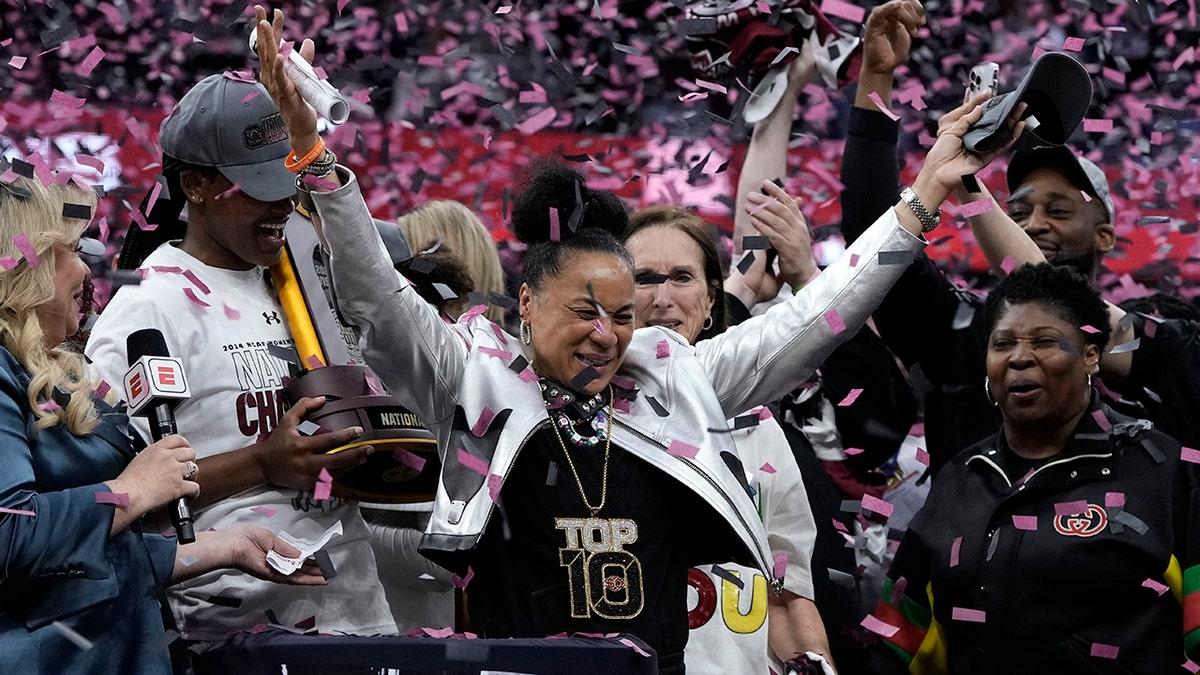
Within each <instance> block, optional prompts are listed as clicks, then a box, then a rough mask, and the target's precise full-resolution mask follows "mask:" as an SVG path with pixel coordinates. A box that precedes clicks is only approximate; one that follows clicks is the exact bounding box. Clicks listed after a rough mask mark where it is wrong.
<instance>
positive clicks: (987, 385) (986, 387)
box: [983, 375, 1000, 408]
mask: <svg viewBox="0 0 1200 675" xmlns="http://www.w3.org/2000/svg"><path fill="white" fill-rule="evenodd" d="M983 395H984V396H987V400H988V403H991V404H992V407H993V408H995V407H996V406H998V405H1000V404H999V403H997V402H996V399H994V398H992V383H991V381H990V380H989V379H988V377H987V376H986V375H985V376H984V377H983Z"/></svg>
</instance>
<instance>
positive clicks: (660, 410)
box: [646, 396, 670, 417]
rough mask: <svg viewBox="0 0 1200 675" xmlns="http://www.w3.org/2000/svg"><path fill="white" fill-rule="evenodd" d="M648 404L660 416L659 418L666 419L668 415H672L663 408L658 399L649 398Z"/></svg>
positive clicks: (647, 398) (647, 399)
mask: <svg viewBox="0 0 1200 675" xmlns="http://www.w3.org/2000/svg"><path fill="white" fill-rule="evenodd" d="M646 402H647V403H649V404H650V407H651V408H653V409H654V414H655V415H658V416H659V417H666V416H667V415H670V413H668V412H667V409H666V408H664V407H663V404H661V403H659V402H658V399H656V398H654V397H653V396H647V397H646Z"/></svg>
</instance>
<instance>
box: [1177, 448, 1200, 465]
mask: <svg viewBox="0 0 1200 675" xmlns="http://www.w3.org/2000/svg"><path fill="white" fill-rule="evenodd" d="M1179 458H1180V459H1182V460H1183V461H1185V462H1191V463H1192V464H1200V450H1196V449H1194V448H1187V447H1184V448H1180V449H1179Z"/></svg>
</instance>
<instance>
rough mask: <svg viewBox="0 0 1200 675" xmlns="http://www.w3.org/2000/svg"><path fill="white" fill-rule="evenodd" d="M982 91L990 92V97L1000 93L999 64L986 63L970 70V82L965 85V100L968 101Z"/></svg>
mask: <svg viewBox="0 0 1200 675" xmlns="http://www.w3.org/2000/svg"><path fill="white" fill-rule="evenodd" d="M984 91H990V92H991V94H992V96H995V95H996V94H999V93H1000V64H999V63H993V62H991V61H988V62H986V63H981V64H979V65H977V66H975V67H974V68H972V69H971V75H970V81H969V82H968V83H967V95H966V100H968V101H969V100H971V99H972V98H975V96H976V95H977V94H981V93H983V92H984Z"/></svg>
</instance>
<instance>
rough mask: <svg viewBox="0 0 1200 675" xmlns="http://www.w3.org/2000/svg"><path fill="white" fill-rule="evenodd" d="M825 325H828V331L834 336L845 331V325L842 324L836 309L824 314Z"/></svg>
mask: <svg viewBox="0 0 1200 675" xmlns="http://www.w3.org/2000/svg"><path fill="white" fill-rule="evenodd" d="M825 323H827V324H829V329H830V330H832V331H833V333H834V335H837V334H838V333H840V332H842V331H844V330H846V324H844V323H842V317H841V315H839V314H838V311H837V310H836V309H831V310H829V311H828V312H825Z"/></svg>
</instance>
